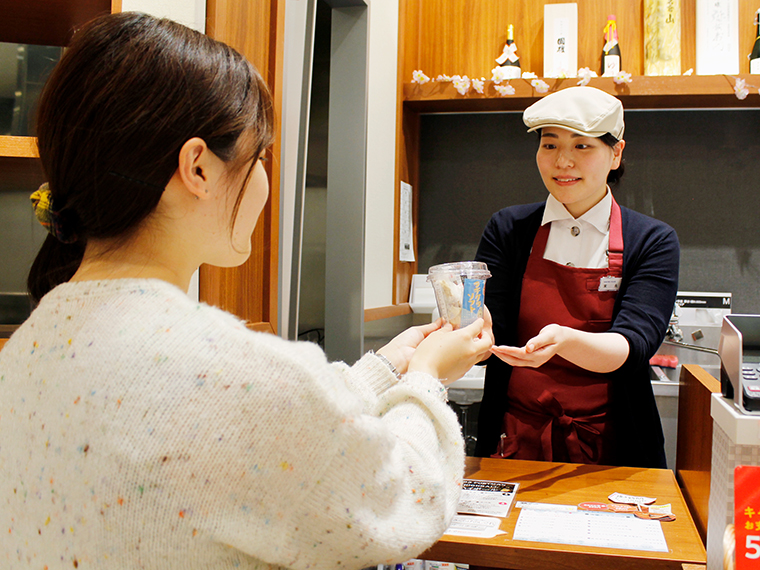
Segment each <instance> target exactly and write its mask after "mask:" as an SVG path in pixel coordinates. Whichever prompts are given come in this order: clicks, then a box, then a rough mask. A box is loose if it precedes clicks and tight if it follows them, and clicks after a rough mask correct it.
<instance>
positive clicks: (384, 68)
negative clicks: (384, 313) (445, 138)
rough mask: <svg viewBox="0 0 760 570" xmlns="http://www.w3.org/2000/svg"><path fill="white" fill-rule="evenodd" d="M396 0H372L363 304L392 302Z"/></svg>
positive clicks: (396, 51)
mask: <svg viewBox="0 0 760 570" xmlns="http://www.w3.org/2000/svg"><path fill="white" fill-rule="evenodd" d="M398 14H399V2H398V0H373V1H371V2H370V23H369V101H368V117H367V197H366V220H365V240H364V243H365V246H364V251H365V253H364V308H365V309H370V308H373V307H384V306H387V305H390V304H392V302H393V256H394V255H395V253H394V251H393V207H394V183H395V165H396V84H397V77H396V75H397V67H398Z"/></svg>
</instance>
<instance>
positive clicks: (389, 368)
mask: <svg viewBox="0 0 760 570" xmlns="http://www.w3.org/2000/svg"><path fill="white" fill-rule="evenodd" d="M370 353H372V354H374V355H375V356H377V357H378V358H379V359H380V360H382V362H383V364H385V365H386V366H387V367H388V370H390V371H391V372H392V373H393V375H394V376H395V377H396V378H398V379H399V380H401V374H399V373H398V370H396V367H395V366H394V365H393V362H391V361H390V360H388V359H387V358H386V357H385V356H383V355H382V354H378V353H377V352H375V351H374V350H370Z"/></svg>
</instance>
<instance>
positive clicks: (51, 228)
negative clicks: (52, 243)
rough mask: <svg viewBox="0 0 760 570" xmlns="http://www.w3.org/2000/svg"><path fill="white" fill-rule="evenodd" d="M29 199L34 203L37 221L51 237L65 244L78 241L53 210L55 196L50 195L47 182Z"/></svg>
mask: <svg viewBox="0 0 760 570" xmlns="http://www.w3.org/2000/svg"><path fill="white" fill-rule="evenodd" d="M29 199H30V200H31V201H32V208H34V215H35V216H36V218H37V220H38V221H39V222H40V224H42V227H44V228H45V229H46V230H47V231H48V232H50V234H51V235H53V236H54V237H55V238H56V239H58V240H59V241H61V242H63V243H74V242H75V241H77V236H76V234H72V233H68V232H66V231H65V225H64V223H63V220H62V219H61V215H60V214H59V213H58V212H56V211H55V210H54V209H53V195H52V194H51V193H50V185H49V184H48V183H47V182H45V183H44V184H43V185H42V186H40V187H39V188H37V190H35V191H34V192H33V193H32V195H31V196H30V197H29Z"/></svg>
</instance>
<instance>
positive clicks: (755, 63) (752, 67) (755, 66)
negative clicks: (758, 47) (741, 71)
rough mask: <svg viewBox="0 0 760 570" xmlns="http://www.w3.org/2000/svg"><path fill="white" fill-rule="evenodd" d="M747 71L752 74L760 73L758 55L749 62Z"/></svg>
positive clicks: (759, 58)
mask: <svg viewBox="0 0 760 570" xmlns="http://www.w3.org/2000/svg"><path fill="white" fill-rule="evenodd" d="M749 72H750V73H754V74H756V75H757V74H760V57H758V58H757V59H752V60H750V62H749Z"/></svg>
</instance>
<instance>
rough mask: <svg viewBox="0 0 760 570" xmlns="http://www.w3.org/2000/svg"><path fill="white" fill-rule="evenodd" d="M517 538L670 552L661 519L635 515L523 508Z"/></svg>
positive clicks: (518, 520) (516, 532)
mask: <svg viewBox="0 0 760 570" xmlns="http://www.w3.org/2000/svg"><path fill="white" fill-rule="evenodd" d="M513 538H514V540H526V541H530V542H551V543H559V544H577V545H581V546H601V547H604V548H624V549H628V550H649V551H652V552H668V544H667V542H665V535H664V534H663V532H662V525H661V524H660V521H655V520H644V519H639V518H637V517H635V516H634V515H632V514H621V513H605V512H591V511H570V512H562V511H546V510H539V509H530V508H528V509H526V508H523V509H521V510H520V516H519V517H518V519H517V525H516V526H515V533H514V537H513Z"/></svg>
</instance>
